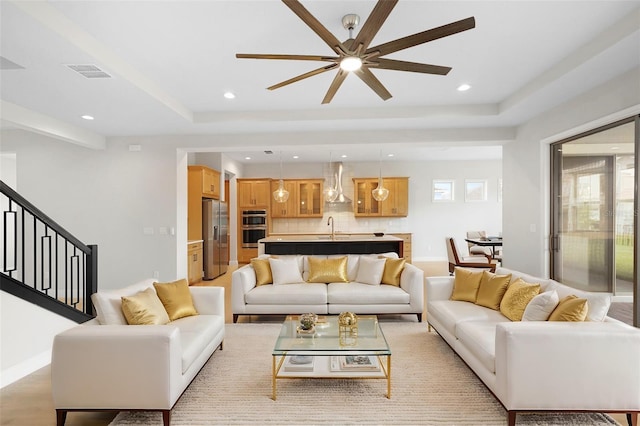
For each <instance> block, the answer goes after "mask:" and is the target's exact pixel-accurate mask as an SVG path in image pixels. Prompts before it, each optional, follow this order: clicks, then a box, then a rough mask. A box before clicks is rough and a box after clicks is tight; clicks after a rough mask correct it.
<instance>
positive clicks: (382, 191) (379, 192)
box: [371, 150, 389, 201]
mask: <svg viewBox="0 0 640 426" xmlns="http://www.w3.org/2000/svg"><path fill="white" fill-rule="evenodd" d="M379 170H380V174H379V175H378V187H377V188H376V189H374V190H373V191H371V194H372V195H373V198H374V199H375V200H376V201H384V200H386V199H387V197H388V196H389V190H388V189H387V188H385V187H384V186H382V150H380V169H379Z"/></svg>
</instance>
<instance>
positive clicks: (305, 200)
mask: <svg viewBox="0 0 640 426" xmlns="http://www.w3.org/2000/svg"><path fill="white" fill-rule="evenodd" d="M282 182H283V184H284V187H285V189H286V190H287V191H289V199H288V200H287V201H286V202H284V203H277V202H275V201H272V202H271V209H270V210H269V212H270V214H271V218H272V219H281V218H295V217H298V218H303V217H304V218H306V217H322V214H323V212H324V198H323V196H322V185H323V182H324V180H323V179H304V180H301V179H283V181H282ZM279 185H280V181H279V180H275V179H274V180H272V181H271V192H273V191H275V190H276V189H278V186H279Z"/></svg>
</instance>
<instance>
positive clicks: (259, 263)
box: [251, 258, 273, 285]
mask: <svg viewBox="0 0 640 426" xmlns="http://www.w3.org/2000/svg"><path fill="white" fill-rule="evenodd" d="M251 266H252V267H253V270H254V271H255V273H256V285H265V284H273V275H272V274H271V264H270V263H269V259H258V258H256V259H251Z"/></svg>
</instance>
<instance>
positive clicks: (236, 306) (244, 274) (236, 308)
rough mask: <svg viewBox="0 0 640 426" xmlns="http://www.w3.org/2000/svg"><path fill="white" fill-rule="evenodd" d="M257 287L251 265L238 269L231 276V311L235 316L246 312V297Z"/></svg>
mask: <svg viewBox="0 0 640 426" xmlns="http://www.w3.org/2000/svg"><path fill="white" fill-rule="evenodd" d="M255 286H256V273H255V271H254V270H253V267H252V266H251V265H245V266H243V267H241V268H238V269H236V270H235V271H233V273H232V274H231V311H232V313H234V314H243V313H244V312H245V304H246V303H245V300H244V295H245V294H247V293H248V292H249V291H251V289H252V288H254V287H255Z"/></svg>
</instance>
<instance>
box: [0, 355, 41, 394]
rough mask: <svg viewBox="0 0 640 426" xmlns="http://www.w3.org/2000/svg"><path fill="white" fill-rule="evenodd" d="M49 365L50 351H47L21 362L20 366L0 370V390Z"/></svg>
mask: <svg viewBox="0 0 640 426" xmlns="http://www.w3.org/2000/svg"><path fill="white" fill-rule="evenodd" d="M50 363H51V350H48V351H45V352H42V353H40V354H38V355H36V356H33V357H31V358H29V359H27V360H25V361H22V362H21V363H20V364H17V365H14V366H13V367H9V368H7V369H6V370H2V372H1V373H0V389H2V388H4V387H5V386H7V385H10V384H11V383H13V382H16V381H18V380H20V379H22V378H23V377H26V376H28V375H29V374H31V373H33V372H34V371H37V370H39V369H41V368H42V367H44V366H46V365H49V364H50Z"/></svg>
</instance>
